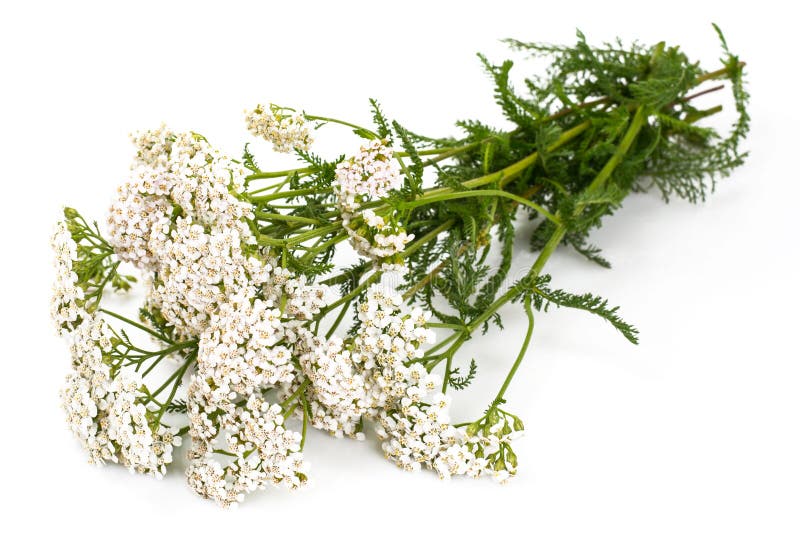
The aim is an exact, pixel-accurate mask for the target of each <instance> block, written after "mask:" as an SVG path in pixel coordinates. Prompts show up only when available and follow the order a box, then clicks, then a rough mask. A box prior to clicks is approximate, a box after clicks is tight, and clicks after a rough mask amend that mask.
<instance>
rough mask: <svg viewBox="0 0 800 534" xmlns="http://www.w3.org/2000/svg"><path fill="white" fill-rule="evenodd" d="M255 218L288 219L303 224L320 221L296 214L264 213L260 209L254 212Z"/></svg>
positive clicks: (268, 219) (267, 219) (261, 219)
mask: <svg viewBox="0 0 800 534" xmlns="http://www.w3.org/2000/svg"><path fill="white" fill-rule="evenodd" d="M255 218H256V219H258V220H260V221H271V220H275V221H290V222H299V223H305V224H317V223H319V222H320V221H318V220H317V219H310V218H308V217H300V216H297V215H284V214H282V213H264V212H262V211H257V212H256V213H255Z"/></svg>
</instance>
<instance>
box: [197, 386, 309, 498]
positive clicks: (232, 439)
mask: <svg viewBox="0 0 800 534" xmlns="http://www.w3.org/2000/svg"><path fill="white" fill-rule="evenodd" d="M210 397H211V395H209V387H208V384H205V383H203V382H202V379H200V378H199V377H195V378H194V379H193V381H192V383H191V385H190V386H189V399H188V400H189V412H188V413H189V421H190V431H189V434H190V435H191V437H192V447H191V450H190V451H189V460H190V463H189V467H188V468H187V470H186V476H187V478H188V481H189V486H190V487H191V488H192V489H193V490H194V491H195V492H197V493H198V494H199V495H201V496H203V497H205V498H207V499H213V500H215V501H216V502H217V503H219V504H221V505H223V506H230V505H232V504H235V503H238V502H241V501H242V500H243V499H244V497H245V495H246V494H247V493H251V492H253V491H256V490H259V489H264V488H266V487H268V486H270V485H272V486H285V487H287V488H290V489H295V488H298V487H300V486H302V485H303V484H304V483H305V482H306V481H307V480H308V477H307V475H306V474H305V473H306V472H307V471H308V464H307V463H306V462H305V460H304V459H303V454H302V453H301V452H300V443H301V440H302V436H301V435H300V434H299V433H297V432H294V431H292V430H289V429H287V428H286V427H285V426H284V418H283V414H282V408H281V406H280V405H278V404H270V403H268V402H267V401H265V400H264V399H263V398H262V397H261V396H260V395H258V394H253V395H250V396H248V397H246V398H242V399H240V400H238V401H236V402H230V403H225V404H224V406H225V408H222V407H214V406H213V405H212V404H210V400H211V399H210ZM215 451H224V454H223V455H220V456H222V457H224V458H228V463H227V465H224V466H223V464H222V462H221V461H220V460H218V459H217V457H215Z"/></svg>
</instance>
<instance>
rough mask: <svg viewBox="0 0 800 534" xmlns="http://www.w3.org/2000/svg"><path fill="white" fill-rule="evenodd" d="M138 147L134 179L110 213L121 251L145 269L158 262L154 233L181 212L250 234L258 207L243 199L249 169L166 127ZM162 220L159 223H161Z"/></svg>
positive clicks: (114, 239) (141, 138) (149, 133)
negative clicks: (252, 220) (253, 211)
mask: <svg viewBox="0 0 800 534" xmlns="http://www.w3.org/2000/svg"><path fill="white" fill-rule="evenodd" d="M133 141H134V144H135V145H136V147H137V156H136V158H135V159H134V165H133V168H132V173H131V178H130V180H129V181H128V182H126V183H125V184H123V185H122V186H120V187H119V189H118V195H117V199H116V200H115V201H114V203H113V204H112V206H111V209H110V213H109V216H108V228H109V233H110V239H109V241H110V243H111V244H112V245H113V246H114V249H115V251H116V252H117V255H118V256H119V257H120V258H121V259H123V260H126V261H130V262H132V263H133V264H134V265H136V266H137V267H139V268H142V269H150V270H154V269H156V268H157V267H158V261H159V258H157V254H156V252H157V251H154V250H152V247H151V245H152V244H153V239H152V234H153V233H154V231H155V232H156V233H161V232H163V228H164V226H165V225H168V222H169V221H170V219H172V218H173V217H174V216H175V215H182V216H183V217H189V218H191V219H192V220H193V221H196V222H197V223H198V224H201V225H204V226H216V227H219V228H231V229H235V230H237V231H239V232H240V233H241V234H243V235H244V234H245V233H247V232H248V231H249V230H248V227H247V225H246V223H245V222H244V221H245V219H247V218H249V217H252V206H251V205H250V204H249V203H247V202H244V201H242V200H239V199H238V198H237V195H238V194H240V193H242V191H243V189H244V175H245V169H244V168H243V167H242V166H241V165H239V164H237V163H234V162H233V161H232V160H231V159H230V158H228V157H227V156H225V155H223V154H221V153H220V152H219V151H217V150H215V149H214V148H212V147H211V145H209V143H208V142H207V141H206V140H205V139H204V138H203V137H201V136H199V135H197V134H193V133H191V132H183V133H176V132H173V131H171V130H169V129H167V128H166V127H165V126H162V127H161V128H159V129H157V130H152V131H147V132H144V133H142V134H139V135H138V136H134V138H133ZM159 222H160V223H161V224H157V223H159Z"/></svg>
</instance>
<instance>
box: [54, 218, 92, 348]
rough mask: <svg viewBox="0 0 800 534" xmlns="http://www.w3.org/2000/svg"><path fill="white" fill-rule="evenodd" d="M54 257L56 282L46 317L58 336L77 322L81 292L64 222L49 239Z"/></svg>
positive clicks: (75, 251)
mask: <svg viewBox="0 0 800 534" xmlns="http://www.w3.org/2000/svg"><path fill="white" fill-rule="evenodd" d="M50 246H51V247H52V248H53V252H54V253H55V268H56V280H55V283H54V284H53V293H52V297H51V300H50V316H51V317H52V319H53V322H54V323H55V326H56V330H57V331H58V333H59V334H60V335H64V334H66V333H68V332H70V331H71V330H72V329H73V328H74V327H75V326H76V324H77V322H78V319H79V318H80V312H81V306H80V305H79V302H80V301H81V300H82V299H83V296H84V295H83V290H82V289H81V288H80V287H78V286H77V285H76V283H77V282H78V275H77V274H76V273H75V271H74V270H73V262H74V261H75V260H77V259H78V245H77V244H76V243H75V241H74V240H73V239H72V235H71V234H70V232H69V229H68V228H67V223H66V222H65V221H59V222H58V224H57V225H56V228H55V231H54V232H53V235H52V237H51V239H50Z"/></svg>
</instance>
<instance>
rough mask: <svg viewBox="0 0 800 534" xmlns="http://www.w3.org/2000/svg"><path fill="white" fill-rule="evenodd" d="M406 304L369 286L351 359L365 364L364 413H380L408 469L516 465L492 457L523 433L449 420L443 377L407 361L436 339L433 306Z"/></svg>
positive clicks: (479, 469) (390, 452) (470, 470)
mask: <svg viewBox="0 0 800 534" xmlns="http://www.w3.org/2000/svg"><path fill="white" fill-rule="evenodd" d="M401 304H402V298H401V297H400V295H398V294H397V293H396V292H394V291H392V290H389V289H385V288H381V287H378V286H373V287H372V288H370V289H369V290H368V292H367V297H366V299H365V300H364V302H362V303H361V304H360V306H359V310H358V313H359V318H360V319H361V321H362V325H361V327H360V329H359V331H358V333H357V335H356V337H355V339H354V342H353V349H352V353H353V361H354V362H356V365H357V366H358V367H360V368H362V369H364V371H365V374H364V382H365V385H366V387H367V400H366V403H367V406H368V408H367V412H366V413H367V414H369V415H370V416H372V417H375V418H377V420H378V423H379V425H380V426H379V429H378V437H380V438H381V439H382V440H383V445H382V446H383V450H384V452H385V454H386V456H387V458H389V459H391V460H392V461H394V462H395V463H396V464H397V465H398V466H400V467H402V468H403V469H406V470H409V471H416V470H418V469H420V467H421V466H422V465H425V466H427V467H430V468H432V469H435V470H436V471H437V472H438V473H439V476H441V477H442V478H449V477H451V476H453V475H469V476H473V477H477V476H480V475H483V474H491V475H493V476H494V477H495V478H496V479H498V480H500V481H503V480H505V479H507V478H508V476H509V474H513V472H511V471H510V470H507V469H506V467H505V463H503V464H501V463H499V462H497V461H494V462H493V461H492V460H493V459H494V458H493V455H496V453H497V452H498V451H499V449H500V444H501V441H502V440H505V441H502V443H505V444H507V443H508V441H509V440H510V439H512V438H513V437H516V435H517V434H510V433H508V432H506V430H507V428H508V424H506V425H504V426H503V427H502V429H500V430H498V429H495V428H492V430H491V432H488V433H485V434H482V435H481V437H480V438H478V437H476V436H474V435H473V436H470V435H469V433H467V432H465V431H463V430H461V429H459V428H456V427H455V426H453V425H452V424H451V423H450V414H449V408H450V397H449V396H447V395H444V394H442V393H437V392H438V391H439V390H440V387H441V385H442V379H441V377H440V376H439V375H437V374H434V373H429V372H428V371H427V370H426V369H425V367H424V366H423V365H422V364H420V363H412V364H410V365H409V364H408V362H409V361H413V360H415V359H418V358H420V357H421V356H423V354H424V353H423V351H422V350H421V348H420V345H421V344H422V343H432V342H433V340H434V339H433V332H432V331H431V330H429V329H427V328H425V324H426V322H427V321H428V319H429V318H430V312H424V311H422V310H421V309H418V308H414V309H412V310H411V312H410V313H408V314H403V313H402V311H401ZM504 433H505V434H504ZM498 436H502V437H500V438H498V439H497V440H496V439H495V438H497V437H498ZM495 446H497V447H495ZM508 450H510V448H507V449H504V450H503V451H502V452H503V453H507V451H508ZM515 461H516V460H515V459H514V462H515Z"/></svg>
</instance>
